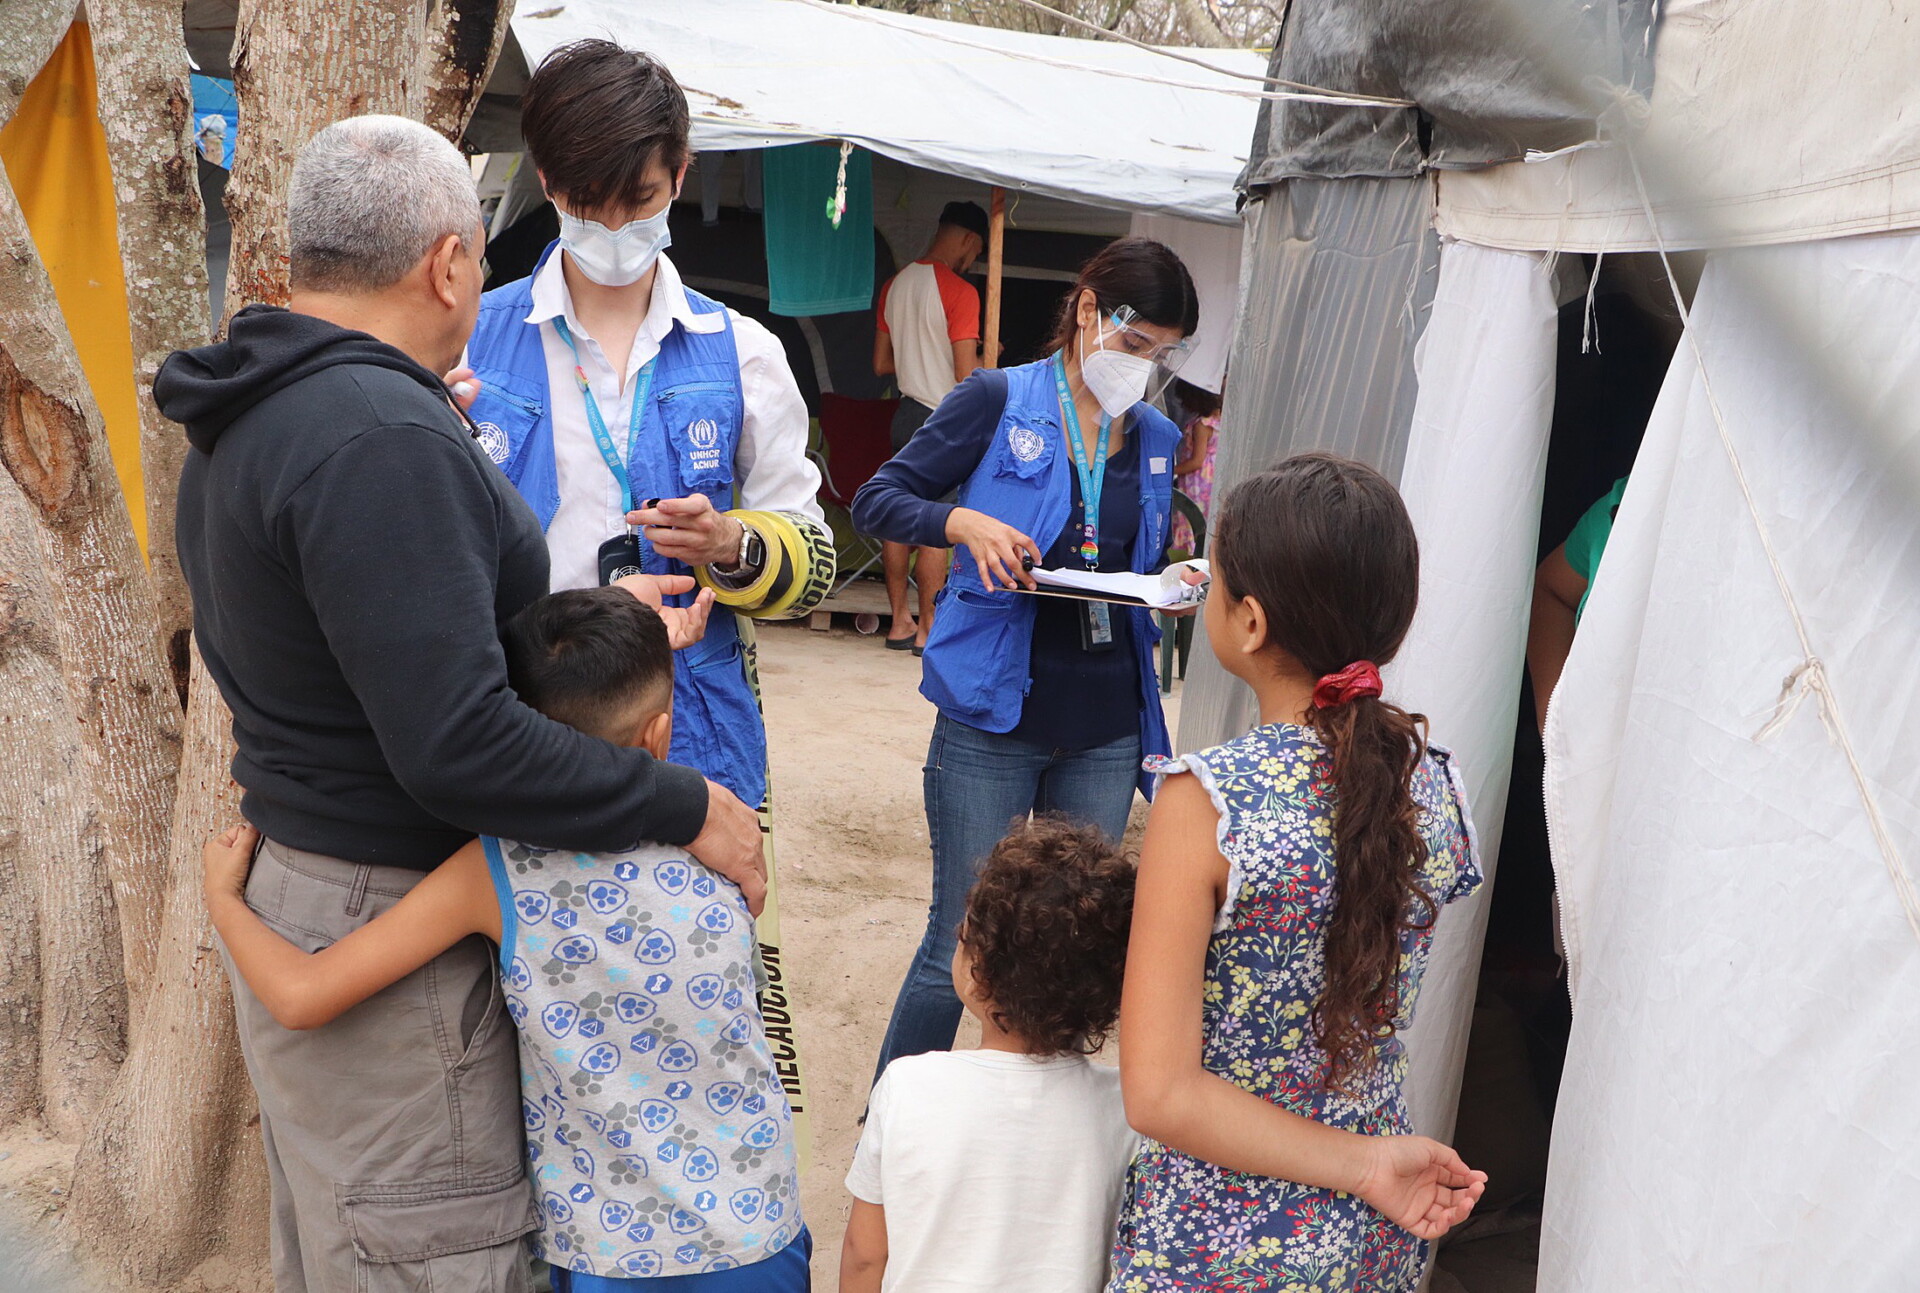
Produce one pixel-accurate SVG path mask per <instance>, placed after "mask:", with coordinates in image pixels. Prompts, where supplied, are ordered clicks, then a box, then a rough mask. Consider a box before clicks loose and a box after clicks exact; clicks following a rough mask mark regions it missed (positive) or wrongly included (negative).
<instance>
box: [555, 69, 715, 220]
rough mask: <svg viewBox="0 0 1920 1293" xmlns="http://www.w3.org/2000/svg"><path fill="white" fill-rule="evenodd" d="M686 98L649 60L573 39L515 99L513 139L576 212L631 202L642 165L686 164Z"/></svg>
mask: <svg viewBox="0 0 1920 1293" xmlns="http://www.w3.org/2000/svg"><path fill="white" fill-rule="evenodd" d="M688 129H689V117H688V113H687V96H686V95H685V94H684V93H683V92H682V91H681V89H680V83H679V82H678V81H676V80H674V79H673V73H672V72H669V71H668V70H667V69H666V66H665V65H664V64H662V63H661V62H659V60H657V59H655V58H654V57H653V56H652V55H651V54H645V53H642V52H641V51H639V50H634V49H622V48H621V47H620V46H618V45H616V44H614V43H613V42H612V41H610V40H576V41H574V42H572V43H571V44H567V45H562V46H560V47H559V48H558V49H556V50H554V51H553V52H552V53H550V54H548V55H547V56H546V58H544V59H542V60H541V62H540V67H539V70H538V71H536V72H534V74H533V77H532V79H531V80H529V81H528V82H527V88H526V89H525V90H523V91H521V93H520V133H521V135H522V136H523V137H524V138H525V139H526V141H527V151H528V152H529V153H531V154H532V155H533V164H534V165H535V166H537V167H539V168H540V174H541V175H542V176H544V177H545V179H546V182H547V191H548V192H549V193H554V194H557V195H559V196H560V197H563V198H565V199H566V200H567V203H568V205H569V206H571V207H573V208H574V213H575V214H576V215H577V214H579V213H580V211H581V210H592V209H594V208H595V207H601V206H607V205H613V206H615V207H622V206H631V205H633V204H635V203H637V202H638V200H639V196H640V191H641V189H642V187H643V186H644V183H645V176H646V172H647V166H648V164H649V163H650V162H652V161H653V160H654V158H656V157H658V158H659V159H660V161H661V162H662V163H663V164H665V166H666V168H667V169H668V170H669V171H678V170H679V169H680V167H681V166H683V165H684V164H685V163H686V160H687V131H688Z"/></svg>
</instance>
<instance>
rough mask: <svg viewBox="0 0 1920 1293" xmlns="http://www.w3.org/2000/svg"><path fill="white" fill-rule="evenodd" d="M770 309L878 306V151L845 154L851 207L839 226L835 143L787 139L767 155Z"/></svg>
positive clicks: (794, 312) (797, 311)
mask: <svg viewBox="0 0 1920 1293" xmlns="http://www.w3.org/2000/svg"><path fill="white" fill-rule="evenodd" d="M761 157H762V159H763V162H762V166H763V171H764V179H763V184H764V186H765V197H766V210H765V212H764V213H763V219H764V221H765V224H766V230H767V288H768V295H769V297H770V298H771V299H770V300H769V302H768V308H769V309H770V310H772V311H773V313H775V314H785V315H789V316H801V315H809V314H845V313H848V312H850V311H853V310H867V309H871V308H872V306H873V157H872V154H870V153H868V152H867V151H866V150H865V149H862V148H856V149H854V150H853V154H852V156H850V157H848V158H847V210H846V214H845V215H843V216H842V217H841V219H840V227H839V228H838V229H836V228H834V227H833V221H832V220H831V219H829V218H828V214H827V204H828V202H829V201H830V200H831V199H832V197H833V191H834V183H835V179H836V177H837V175H838V173H839V170H840V149H839V146H838V145H835V144H788V145H786V146H785V147H782V148H769V149H767V150H766V151H765V152H763V153H762V154H761Z"/></svg>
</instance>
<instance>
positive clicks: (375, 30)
mask: <svg viewBox="0 0 1920 1293" xmlns="http://www.w3.org/2000/svg"><path fill="white" fill-rule="evenodd" d="M425 38H426V0H383V2H376V0H242V4H241V8H240V14H239V18H238V23H237V32H236V38H235V42H234V56H233V68H234V85H235V89H236V91H237V93H238V95H239V99H240V134H239V137H238V139H237V140H236V141H235V164H234V171H233V177H232V180H231V182H230V183H229V184H228V186H227V210H228V212H229V215H230V217H231V220H232V225H233V260H232V264H231V267H230V269H229V272H228V276H227V299H226V308H225V311H224V313H225V314H227V315H229V316H230V315H231V313H232V312H233V311H234V310H235V309H237V308H238V307H239V306H240V305H242V304H248V303H252V302H267V303H270V304H284V303H285V302H286V300H287V254H288V243H287V229H286V193H287V185H288V181H289V179H290V178H291V174H292V170H293V159H294V157H295V155H296V154H297V153H298V152H299V149H300V147H301V146H302V145H304V144H305V143H306V141H307V140H308V139H310V138H312V137H313V135H314V134H315V133H316V132H318V131H319V130H320V129H321V127H323V126H325V125H327V124H329V123H330V122H332V121H335V120H338V119H339V118H342V117H347V116H354V115H357V114H360V113H366V112H392V113H398V114H403V115H408V116H414V117H416V118H417V117H418V116H419V113H420V108H421V102H422V94H423V87H422V82H421V79H420V76H419V74H418V69H419V68H420V67H421V66H422V65H423V57H422V47H423V45H424V43H425ZM0 335H4V334H0ZM192 662H193V666H192V667H193V672H192V677H191V681H190V683H189V688H188V703H187V717H186V743H187V748H186V752H185V758H184V761H183V763H182V774H181V777H180V781H179V795H178V801H177V803H176V805H175V808H174V815H173V823H174V826H173V832H172V839H171V847H170V848H169V849H167V851H166V852H165V854H164V856H166V857H167V858H168V867H167V876H166V884H165V915H164V920H163V922H162V925H161V928H160V931H159V953H158V956H157V958H156V961H155V964H154V971H153V974H152V976H151V983H150V987H149V988H148V989H147V990H145V991H141V992H137V993H136V994H135V995H134V997H133V1000H132V1003H131V1004H132V1026H131V1031H130V1035H129V1047H128V1056H127V1061H126V1063H125V1064H124V1065H123V1066H122V1068H121V1073H120V1078H119V1081H118V1082H117V1083H116V1084H115V1087H114V1090H113V1092H112V1095H111V1098H110V1101H109V1103H108V1105H107V1106H106V1108H105V1110H104V1111H103V1113H102V1115H101V1116H100V1117H99V1118H97V1119H96V1120H95V1123H94V1131H93V1133H92V1134H91V1135H90V1136H89V1138H88V1140H87V1142H86V1144H85V1145H83V1146H82V1148H81V1151H80V1155H79V1158H78V1160H77V1161H76V1165H75V1172H74V1183H75V1194H74V1200H73V1205H72V1207H73V1212H72V1215H73V1217H74V1220H75V1224H76V1228H77V1230H78V1231H79V1233H80V1234H81V1235H82V1236H83V1237H84V1238H85V1239H87V1240H88V1241H89V1243H90V1244H91V1245H92V1246H93V1247H94V1249H95V1251H99V1252H111V1253H113V1254H115V1255H116V1256H117V1258H118V1262H119V1265H120V1268H121V1270H122V1273H123V1274H124V1275H126V1276H127V1277H128V1278H130V1279H131V1280H133V1281H135V1282H138V1283H142V1284H159V1283H167V1282H172V1281H177V1280H179V1279H180V1278H181V1277H183V1276H184V1275H186V1274H187V1273H188V1272H189V1271H191V1269H192V1268H193V1267H194V1266H195V1265H197V1264H198V1263H200V1262H201V1261H203V1260H205V1259H207V1258H209V1257H215V1256H227V1257H233V1258H239V1259H241V1260H246V1259H248V1258H249V1257H257V1256H260V1255H262V1254H264V1248H265V1237H266V1234H267V1223H266V1198H267V1193H266V1183H265V1173H264V1168H263V1166H262V1164H261V1161H260V1156H259V1152H258V1148H257V1141H256V1140H255V1139H254V1136H255V1132H254V1130H253V1128H254V1123H255V1121H256V1120H255V1118H254V1117H253V1113H254V1107H255V1106H254V1101H253V1096H252V1092H251V1091H250V1089H249V1088H248V1086H247V1082H246V1077H245V1072H244V1069H243V1067H242V1066H241V1063H240V1056H239V1047H238V1043H237V1039H236V1038H235V1035H234V1026H233V1012H232V1006H231V1000H230V995H229V991H228V988H227V983H226V978H225V976H224V974H223V973H222V972H221V969H220V965H219V960H218V958H217V956H216V955H215V954H214V950H213V949H214V942H213V935H212V932H211V930H210V929H209V927H208V924H207V921H206V917H205V914H204V910H203V908H202V905H201V899H200V872H199V856H200V848H201V845H202V844H203V843H204V842H205V840H206V837H207V835H208V834H209V833H210V832H211V831H212V830H214V829H215V828H217V827H220V826H224V825H227V824H229V823H231V822H232V821H233V820H235V818H236V816H237V811H238V805H237V799H236V797H235V794H234V789H233V786H232V783H231V781H230V780H229V778H228V774H227V768H228V765H229V764H230V762H231V760H232V756H233V742H232V735H231V732H232V719H231V717H230V715H229V714H228V712H227V709H226V706H225V705H224V703H223V702H222V701H221V698H220V692H219V690H218V688H216V687H215V686H214V685H213V683H212V680H211V679H210V678H209V677H208V676H207V673H206V670H205V667H204V665H203V664H202V663H201V661H200V659H199V655H198V653H197V652H194V653H192ZM155 856H160V854H156V855H155Z"/></svg>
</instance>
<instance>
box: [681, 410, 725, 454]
mask: <svg viewBox="0 0 1920 1293" xmlns="http://www.w3.org/2000/svg"><path fill="white" fill-rule="evenodd" d="M687 439H689V440H691V441H693V446H694V448H696V449H711V448H713V447H714V446H715V445H717V444H719V443H720V428H719V427H718V426H717V425H715V423H714V421H713V419H712V418H701V419H700V420H699V421H697V422H689V423H688V424H687Z"/></svg>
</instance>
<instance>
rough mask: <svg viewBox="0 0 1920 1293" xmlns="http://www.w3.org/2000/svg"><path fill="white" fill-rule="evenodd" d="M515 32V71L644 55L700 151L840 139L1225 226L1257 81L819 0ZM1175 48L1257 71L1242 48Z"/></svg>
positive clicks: (560, 18) (582, 7)
mask: <svg viewBox="0 0 1920 1293" xmlns="http://www.w3.org/2000/svg"><path fill="white" fill-rule="evenodd" d="M513 35H514V38H515V40H516V41H518V43H519V46H520V49H521V51H522V52H523V53H524V55H525V58H526V62H527V65H528V66H529V67H531V66H537V65H538V64H539V62H540V60H541V59H542V58H543V57H545V56H546V54H547V53H548V52H549V51H550V50H552V49H554V48H555V47H556V46H558V45H561V44H564V43H566V42H568V41H572V40H579V39H583V38H585V37H592V36H597V37H602V38H605V39H610V40H618V41H620V42H621V43H623V44H626V45H630V46H634V47H636V48H641V49H645V50H647V51H648V52H649V53H651V54H653V55H655V56H656V57H658V58H659V59H660V60H661V61H662V62H664V63H665V64H666V65H667V66H668V67H670V68H672V69H673V73H674V76H675V77H676V78H677V79H678V80H679V82H680V84H681V85H682V86H683V87H685V89H686V92H687V99H688V102H689V104H690V106H691V107H692V110H693V144H694V148H695V149H696V150H700V151H704V150H715V151H724V150H728V149H742V148H770V147H775V146H778V145H780V144H796V143H802V142H805V141H808V140H816V139H844V140H850V141H852V142H853V143H856V144H859V145H861V146H862V147H865V148H870V149H872V150H873V151H874V152H876V153H880V154H882V155H884V156H887V157H892V158H894V159H896V160H898V161H902V162H905V163H907V164H909V165H912V166H918V167H923V168H925V169H928V170H934V171H940V172H943V173H945V174H948V175H958V176H962V177H965V178H968V179H972V180H977V181H979V182H980V183H983V184H993V185H1000V186H1002V187H1004V188H1006V189H1007V190H1008V191H1009V193H1010V194H1012V193H1036V194H1044V195H1046V196H1049V197H1055V198H1062V199H1065V200H1067V201H1070V202H1080V203H1086V204H1088V205H1091V206H1099V207H1107V208H1109V209H1113V210H1120V211H1144V212H1155V213H1161V214H1166V215H1176V216H1185V217H1187V218H1189V219H1194V220H1206V221H1210V222H1213V223H1216V224H1237V223H1238V220H1239V217H1238V216H1237V215H1236V213H1235V193H1234V187H1233V185H1234V178H1235V176H1237V175H1238V174H1239V171H1240V168H1241V167H1242V166H1243V165H1244V164H1245V162H1246V148H1247V141H1248V140H1249V139H1250V138H1251V137H1252V134H1253V121H1254V113H1255V110H1256V107H1257V105H1258V97H1257V92H1258V91H1259V90H1260V89H1261V86H1260V85H1259V84H1258V83H1257V82H1254V81H1248V80H1243V79H1239V78H1238V77H1235V76H1228V75H1222V74H1220V73H1217V72H1215V71H1212V70H1210V69H1209V68H1207V67H1196V66H1194V65H1192V64H1191V63H1183V62H1177V61H1174V60H1172V59H1168V58H1164V57H1161V56H1160V55H1158V54H1155V53H1152V52H1150V51H1148V50H1143V49H1136V48H1133V47H1130V46H1127V45H1120V44H1114V43H1110V42H1106V41H1091V40H1075V39H1070V38H1065V37H1058V36H1040V35H1031V34H1028V33H1025V32H1013V31H1001V30H996V29H993V28H987V27H972V26H966V25H963V24H959V23H950V22H940V21H937V20H934V19H929V18H914V17H910V16H907V15H903V14H895V13H889V12H886V11H882V10H876V9H862V8H858V7H856V6H852V5H839V4H824V3H818V2H817V0H647V2H644V3H636V2H635V0H522V2H521V4H520V5H519V7H518V9H517V10H516V12H515V14H514V17H513ZM1180 53H1181V54H1182V55H1183V56H1185V57H1198V58H1201V59H1203V60H1205V61H1206V62H1208V63H1210V64H1211V65H1213V66H1214V67H1218V68H1221V69H1225V70H1227V71H1230V72H1236V73H1240V74H1242V75H1243V76H1245V75H1251V76H1260V75H1263V74H1264V73H1265V70H1266V60H1265V58H1264V57H1263V56H1261V55H1259V54H1256V53H1254V52H1252V51H1247V50H1182V51H1180ZM1076 108H1077V109H1079V110H1077V111H1076V110H1073V109H1076Z"/></svg>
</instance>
